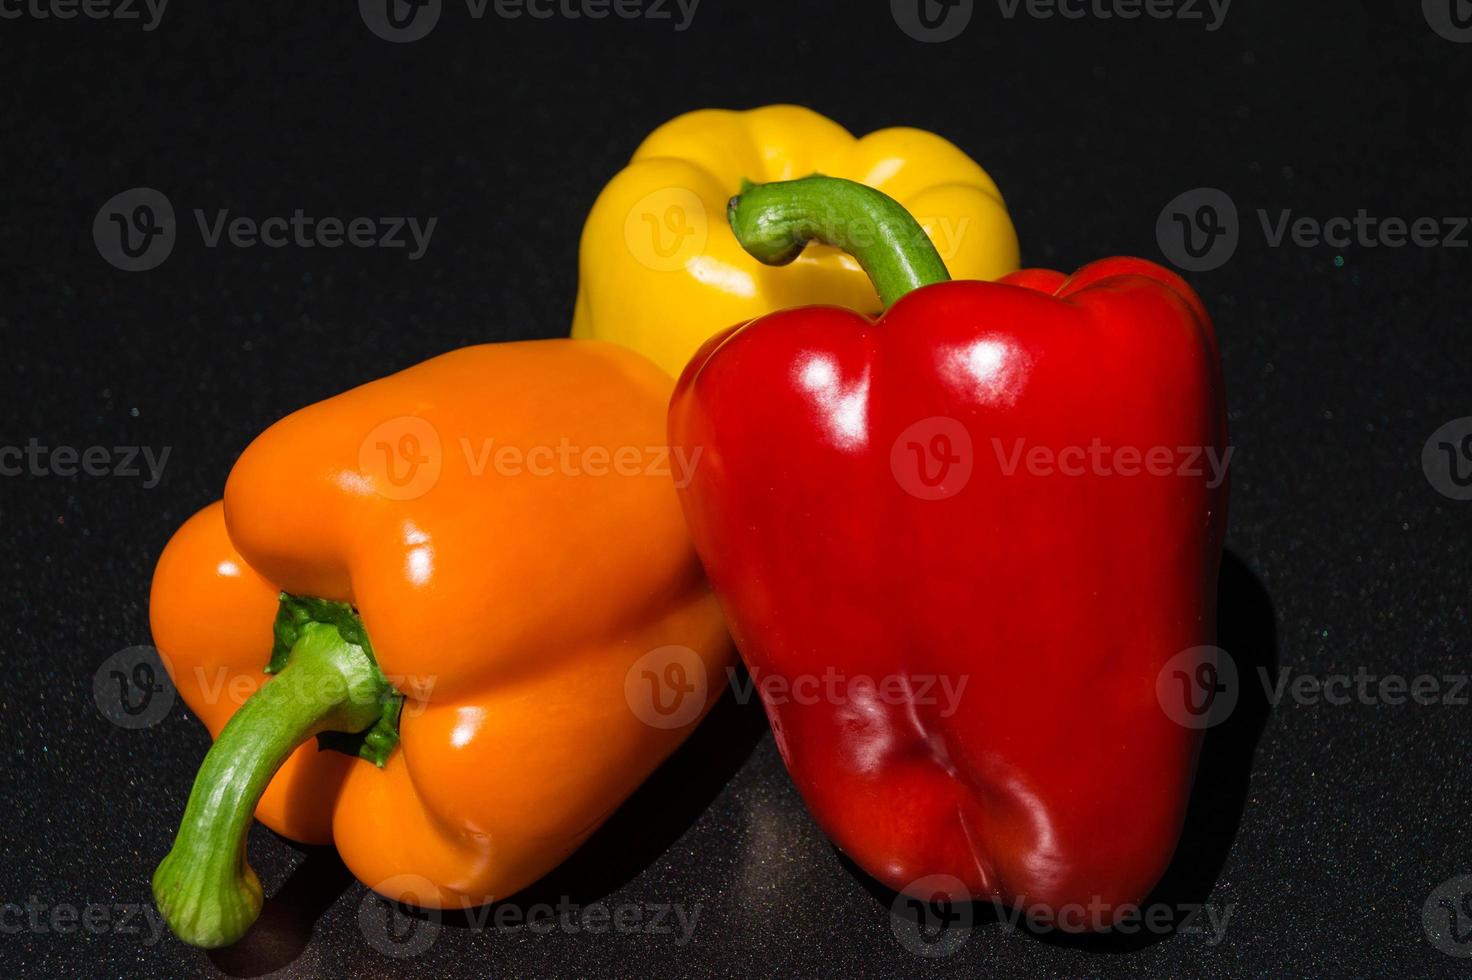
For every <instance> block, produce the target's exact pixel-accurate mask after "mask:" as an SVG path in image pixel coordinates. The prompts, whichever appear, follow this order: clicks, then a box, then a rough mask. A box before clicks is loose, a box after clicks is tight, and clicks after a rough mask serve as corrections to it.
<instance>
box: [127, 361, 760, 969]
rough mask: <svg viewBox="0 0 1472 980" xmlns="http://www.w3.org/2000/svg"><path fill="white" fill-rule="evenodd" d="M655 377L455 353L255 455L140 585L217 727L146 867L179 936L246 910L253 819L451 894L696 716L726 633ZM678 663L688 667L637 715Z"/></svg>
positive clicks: (487, 879) (517, 866)
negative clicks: (148, 582)
mask: <svg viewBox="0 0 1472 980" xmlns="http://www.w3.org/2000/svg"><path fill="white" fill-rule="evenodd" d="M672 386H673V382H672V381H671V380H670V379H669V378H668V377H667V376H666V375H665V374H664V373H663V372H662V371H660V370H659V369H658V368H656V367H655V366H654V365H653V364H651V363H650V362H648V361H646V360H645V359H644V358H642V357H640V356H639V355H637V354H635V353H633V352H631V351H628V350H626V349H624V348H622V347H617V346H615V345H612V344H604V343H599V342H593V341H573V340H549V341H534V342H527V343H513V344H493V345H485V346H479V347H470V348H466V349H464V350H460V351H455V352H453V353H450V354H445V355H443V356H441V357H437V358H435V359H433V360H430V361H427V362H425V363H424V364H421V365H419V366H417V367H413V368H410V369H409V370H406V371H403V372H401V373H399V374H395V375H393V376H391V377H388V378H384V379H382V380H379V381H375V382H372V383H371V384H366V385H363V386H362V387H359V388H355V389H353V390H351V391H348V392H346V393H344V394H342V395H338V396H337V397H335V398H330V399H328V400H326V401H324V402H321V403H319V404H316V405H313V406H310V407H308V408H305V409H303V410H301V411H299V412H296V413H295V414H293V415H291V416H288V417H287V418H285V419H283V420H282V421H280V422H278V423H276V424H275V425H274V426H272V427H271V428H269V429H268V430H267V431H266V432H265V433H264V434H263V435H261V436H260V437H259V438H257V439H256V440H255V441H254V442H253V443H252V444H251V445H250V447H249V448H247V449H246V451H245V453H244V454H243V455H242V456H241V457H240V459H239V461H238V462H237V463H236V464H235V467H234V469H233V470H232V471H231V474H230V478H229V481H228V482H227V484H226V487H225V495H224V500H223V502H217V503H214V504H211V505H210V506H208V507H206V508H205V509H204V510H202V511H200V512H199V513H198V514H196V515H195V516H194V517H192V518H191V519H190V520H189V521H187V522H186V523H185V524H184V526H183V527H181V528H180V529H179V531H178V533H177V534H176V535H175V536H174V538H173V540H172V541H170V543H169V545H168V547H167V549H166V550H165V551H164V553H163V556H162V557H161V558H160V559H159V563H158V569H157V572H156V574H155V576H154V581H153V591H152V598H151V619H152V626H153V632H154V637H155V641H156V643H157V645H158V647H159V649H160V652H161V653H162V655H163V658H164V661H165V663H166V664H167V665H168V668H169V672H170V675H171V677H172V679H173V681H174V683H175V685H176V686H177V688H178V690H179V693H180V694H181V695H182V696H183V698H184V700H185V702H186V703H187V704H188V705H189V707H190V708H191V709H193V710H194V712H195V713H196V714H198V715H199V717H200V718H201V720H203V721H204V723H205V724H206V725H207V726H208V728H209V730H210V733H211V734H212V735H213V736H214V737H215V738H216V742H215V745H214V747H213V748H212V749H211V750H210V752H209V754H208V755H207V756H206V758H205V761H204V763H203V765H202V766H201V768H200V771H199V776H198V777H197V779H196V782H195V785H194V789H193V792H192V793H191V794H190V797H189V802H188V804H187V806H186V809H185V814H184V819H183V822H182V825H181V827H180V830H179V834H178V836H177V838H176V839H175V842H174V846H173V849H172V850H171V851H170V853H169V855H168V857H166V858H165V860H164V861H163V863H162V864H160V866H159V869H158V871H157V872H156V873H155V875H154V879H153V887H154V896H155V899H156V901H157V902H158V905H159V908H160V910H161V912H162V913H163V915H164V918H165V919H166V921H168V923H169V925H170V926H171V928H173V930H174V931H175V932H176V933H177V934H178V935H179V936H180V937H181V938H182V939H184V940H185V941H187V942H190V943H193V944H195V945H198V946H204V947H214V946H221V945H226V944H228V943H231V942H234V941H235V940H236V939H238V938H239V937H240V936H241V935H243V934H244V932H245V931H246V930H247V929H248V928H249V926H250V924H251V922H253V921H254V919H255V918H256V916H257V915H258V914H259V910H260V906H261V901H262V895H261V886H260V883H259V881H258V880H257V879H256V876H255V874H254V873H253V872H252V871H251V869H250V867H249V865H248V864H247V863H246V860H245V839H246V832H247V830H248V829H249V826H250V818H251V814H252V812H254V814H255V816H256V817H257V818H258V819H260V820H261V821H262V822H263V823H265V824H266V825H267V826H269V827H271V828H272V829H273V830H275V831H277V832H278V833H281V834H283V835H285V836H286V837H289V838H292V839H294V840H298V841H303V842H307V843H318V844H320V843H328V842H331V843H335V844H336V846H337V849H338V850H339V852H340V853H341V855H342V858H343V860H344V861H345V862H346V863H347V865H348V867H349V869H351V870H352V872H353V873H354V874H355V875H357V877H358V878H360V879H361V880H362V881H363V882H365V883H366V884H368V885H369V886H370V887H374V888H377V889H379V890H380V891H384V892H385V894H389V896H390V897H392V898H395V899H398V900H403V901H408V902H410V903H412V904H417V905H420V906H424V907H430V908H446V907H470V906H474V905H479V904H483V903H485V902H489V901H491V900H493V899H499V898H503V897H505V896H506V895H508V894H510V893H512V892H515V891H517V890H518V889H520V888H522V887H523V886H525V885H527V884H529V883H531V882H532V881H534V880H535V879H537V878H539V877H540V876H542V875H543V874H545V873H546V872H547V871H549V870H551V869H552V868H553V867H554V866H556V865H557V864H558V863H559V862H561V861H562V860H563V859H564V858H566V857H567V856H568V855H569V854H571V853H572V852H573V850H575V849H576V848H577V847H578V845H579V844H581V843H582V842H583V841H584V840H585V839H586V838H587V837H588V836H589V835H590V834H591V833H592V832H593V831H594V830H595V829H596V828H597V827H598V826H599V825H600V824H601V823H602V822H603V821H604V819H605V818H607V817H608V816H609V815H610V814H611V813H612V812H613V810H614V809H615V808H616V807H617V806H618V805H619V803H621V802H622V801H623V800H624V799H625V798H626V797H627V796H628V795H629V794H630V793H631V792H632V791H633V790H634V789H635V788H636V787H637V786H638V785H639V783H640V782H642V781H643V780H644V779H645V777H647V776H648V775H649V774H650V773H651V772H652V771H653V770H654V768H655V767H656V766H657V765H658V764H659V763H660V762H661V761H662V760H663V759H664V758H665V757H666V756H667V755H669V753H670V752H672V751H673V750H674V749H675V747H676V746H677V745H678V744H679V743H680V742H681V741H682V740H683V739H684V738H685V736H686V735H687V734H688V733H689V732H690V731H691V730H692V729H693V727H694V725H695V724H696V723H697V722H698V721H699V718H700V717H701V716H702V715H703V714H704V713H705V711H706V710H708V709H709V707H710V705H711V704H712V703H713V701H714V700H715V698H716V696H717V695H718V694H719V693H720V688H721V682H723V681H724V678H725V676H726V675H725V671H724V666H725V665H726V664H727V663H729V662H731V658H732V649H731V646H730V641H729V640H728V638H727V637H726V634H725V631H724V628H723V626H722V621H721V617H720V614H719V612H718V610H717V605H716V602H715V600H714V598H713V597H712V595H711V593H710V591H709V588H708V586H707V585H706V583H705V580H704V578H703V576H702V574H701V571H700V567H699V564H698V562H697V560H696V558H695V555H694V552H693V551H692V548H691V545H690V542H689V540H688V537H687V532H686V529H685V525H684V521H683V519H682V517H681V514H680V507H679V503H678V500H677V497H676V482H677V480H678V479H680V478H681V477H687V476H688V472H689V468H690V467H691V466H693V465H694V464H695V462H697V461H696V460H681V459H678V458H676V459H673V460H671V458H670V457H669V456H668V453H667V450H666V448H665V446H666V437H665V408H666V405H667V403H668V399H669V395H670V391H671V388H672ZM672 477H674V478H673V479H672ZM273 624H274V634H273ZM273 635H274V639H275V649H274V651H273V648H272V641H273ZM268 654H270V655H271V658H270V668H271V669H273V670H274V671H276V672H275V674H274V676H273V677H272V678H271V679H270V680H268V681H266V682H265V683H262V680H263V675H262V671H263V668H267V666H268V664H267V656H268ZM650 657H653V660H650V659H649V658H650ZM671 657H673V662H678V663H679V664H680V672H681V676H683V677H685V678H688V683H685V684H684V686H683V687H680V688H677V689H675V690H673V691H664V692H660V694H659V697H662V698H663V701H662V702H660V703H659V704H658V705H652V704H650V705H645V704H641V703H640V702H639V698H638V696H637V695H638V692H639V691H640V690H641V689H642V687H641V685H642V683H643V681H642V680H641V679H640V678H641V676H643V677H646V678H647V677H648V676H651V675H650V674H649V671H650V670H653V671H654V674H655V675H659V674H660V672H661V671H664V676H670V675H669V671H668V667H669V666H670V663H671V662H672V661H671ZM641 661H642V662H641ZM646 667H647V668H648V669H645V668H646ZM706 677H708V678H710V679H711V681H710V683H709V684H701V683H699V681H701V680H703V679H704V678H706ZM681 697H689V698H692V699H693V701H691V702H690V703H688V704H687V705H686V706H685V707H683V708H680V709H679V710H677V711H676V712H675V715H674V716H673V717H672V718H661V717H652V716H651V715H650V714H649V712H648V711H647V710H644V709H645V708H650V707H653V708H654V709H655V710H660V711H668V710H671V707H670V704H671V698H673V699H676V700H678V699H679V698H681ZM314 735H320V736H321V738H320V740H319V741H320V743H321V747H325V748H336V749H340V750H342V751H321V750H319V747H318V746H313V745H310V744H306V743H308V742H309V741H310V740H311V739H312V736H314ZM347 753H352V754H347Z"/></svg>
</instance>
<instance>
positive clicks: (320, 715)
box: [153, 597, 398, 949]
mask: <svg viewBox="0 0 1472 980" xmlns="http://www.w3.org/2000/svg"><path fill="white" fill-rule="evenodd" d="M286 601H287V597H283V606H284V604H285V602H286ZM294 640H295V642H294V643H293V644H292V645H291V647H290V653H289V655H288V656H287V658H286V665H285V667H283V668H282V669H281V670H280V672H279V673H277V674H276V676H275V677H273V678H272V679H271V680H270V681H268V682H267V683H266V684H265V685H263V686H262V687H261V689H260V690H258V691H257V692H256V693H255V694H254V695H252V696H251V697H250V699H249V700H247V701H246V702H245V704H243V705H241V706H240V709H239V710H238V711H236V712H235V714H234V716H233V717H231V719H230V721H229V722H228V723H226V725H225V727H224V729H223V730H221V732H220V737H219V738H218V739H216V740H215V744H214V746H213V747H212V748H211V749H210V751H209V754H207V755H206V756H205V758H204V762H203V763H202V764H201V765H200V767H199V774H198V775H197V776H196V777H195V780H194V789H193V790H191V791H190V793H189V802H188V804H186V806H185V808H184V819H183V821H182V822H181V823H180V825H179V833H178V834H177V836H175V838H174V846H173V848H172V849H171V850H170V851H169V853H168V856H167V857H165V858H164V859H163V861H162V862H161V863H160V864H159V866H158V870H157V871H155V872H154V873H153V898H154V901H155V902H156V903H157V904H158V909H159V912H161V913H162V914H163V917H164V921H166V922H167V923H168V924H169V928H170V929H172V930H173V931H174V933H175V935H177V936H178V937H179V938H180V939H182V940H184V941H185V942H186V943H189V944H191V945H193V946H200V947H203V948H205V949H214V948H216V947H219V946H228V945H229V944H230V943H233V942H235V941H236V940H237V939H239V938H240V937H241V936H243V935H245V932H246V930H247V929H249V928H250V926H251V923H253V922H255V920H256V917H257V916H258V915H260V912H261V901H262V893H261V883H260V880H259V879H258V878H257V877H256V874H255V872H254V871H252V870H251V867H250V865H249V864H248V863H247V862H246V859H245V842H246V833H247V831H249V829H250V824H251V819H252V817H253V815H254V814H255V809H256V804H257V803H259V802H260V799H261V794H262V793H264V792H265V790H266V786H267V784H269V783H270V781H271V777H272V776H274V775H275V773H276V770H277V769H279V768H280V767H281V765H282V763H284V762H285V761H286V760H287V758H288V757H289V756H290V755H291V753H292V752H293V751H295V750H296V747H297V746H299V745H301V744H302V743H303V742H305V741H306V740H307V739H309V738H311V737H312V736H313V735H316V734H319V733H321V732H329V731H336V732H361V731H364V730H365V729H368V728H370V727H372V726H374V725H375V724H377V723H379V722H380V721H381V720H382V719H383V717H384V715H385V704H386V703H387V701H389V700H390V699H397V698H398V695H397V693H396V692H395V691H394V690H393V687H392V686H391V685H390V684H389V683H388V681H387V680H386V679H385V678H384V677H383V674H382V673H381V672H380V671H379V669H378V665H377V664H376V663H375V662H374V660H373V657H372V654H371V653H370V652H369V650H367V649H365V648H364V647H363V646H360V645H358V644H356V643H352V642H349V641H348V640H346V639H344V638H343V636H342V633H341V632H339V629H338V627H337V626H336V625H334V624H332V623H324V622H304V623H300V624H298V626H297V628H296V632H295V637H294ZM396 714H397V712H396V711H395V715H396Z"/></svg>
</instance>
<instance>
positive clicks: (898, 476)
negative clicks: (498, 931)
mask: <svg viewBox="0 0 1472 980" xmlns="http://www.w3.org/2000/svg"><path fill="white" fill-rule="evenodd" d="M730 219H731V224H732V228H733V230H734V231H735V233H736V237H737V238H738V239H739V240H740V241H741V243H742V245H743V247H745V248H746V249H747V250H748V251H749V252H751V253H752V254H753V255H755V256H756V257H757V258H759V259H761V260H762V261H763V262H766V263H768V264H773V265H780V264H784V263H786V262H790V261H792V259H794V258H795V257H796V256H797V255H798V254H799V253H800V252H801V251H802V249H803V247H804V245H805V244H806V243H807V242H808V241H810V240H817V241H821V242H823V243H826V244H830V245H836V246H838V247H840V248H843V249H845V250H846V251H848V252H850V253H852V254H853V255H854V257H855V258H856V259H857V260H858V261H859V263H860V264H861V265H862V266H863V267H864V269H865V270H866V271H867V272H868V273H869V275H870V277H871V278H872V279H873V280H874V282H875V285H876V287H877V289H878V293H879V296H880V298H881V300H882V301H883V302H884V304H885V306H886V308H887V312H885V313H884V314H883V315H882V316H879V317H878V318H870V317H866V316H862V315H860V314H858V313H855V312H852V311H848V310H842V309H837V308H832V307H809V308H805V309H796V310H788V311H784V312H778V313H772V314H770V315H767V316H764V317H760V318H758V319H756V320H752V321H750V322H748V323H746V324H744V325H741V326H738V327H734V328H732V329H730V330H727V331H725V332H724V333H722V334H719V335H717V336H715V337H713V338H712V339H711V340H710V341H709V342H707V343H706V345H705V346H704V347H703V348H702V349H701V351H700V352H699V353H698V354H697V355H696V357H695V358H694V360H693V361H692V362H691V363H690V364H689V365H688V366H687V367H686V369H685V371H684V374H683V376H682V377H681V379H680V382H679V385H678V387H677V389H676V393H675V396H674V400H673V402H672V403H671V409H670V434H671V445H674V446H680V447H683V448H684V449H685V451H686V452H687V453H690V452H692V451H694V450H695V449H696V448H697V447H699V449H700V451H701V452H702V453H703V457H702V459H703V461H702V464H701V466H700V467H699V468H698V470H697V472H696V473H695V475H694V478H693V480H692V482H690V484H689V485H688V487H686V488H685V489H684V490H683V491H682V503H683V506H684V508H685V514H686V518H687V521H688V523H689V525H690V527H691V529H692V531H693V534H694V540H695V545H696V548H697V550H698V552H699V554H700V556H701V559H702V560H703V562H704V564H705V567H706V569H707V571H708V572H709V574H710V578H711V581H712V584H713V585H714V587H715V589H716V590H717V592H718V593H719V596H720V598H721V601H722V604H723V607H724V610H725V612H726V615H727V618H728V621H729V623H730V626H731V628H732V632H733V635H734V637H735V639H736V641H737V644H738V646H739V647H740V649H741V652H742V654H743V656H744V658H745V660H746V663H747V665H748V667H749V669H750V672H751V674H752V678H753V680H754V682H755V685H756V688H757V690H758V691H759V692H760V693H761V696H762V699H763V703H764V705H765V707H766V710H767V714H768V716H769V718H770V720H771V723H772V729H773V732H774V734H775V737H776V742H777V747H778V749H779V750H780V751H781V754H782V758H783V760H784V761H785V763H786V765H787V768H788V771H789V772H790V773H791V775H792V778H793V780H794V781H795V783H796V785H797V788H798V789H799V791H800V792H801V793H802V796H803V798H804V800H805V801H806V803H807V806H808V808H809V810H810V811H811V812H812V814H813V816H814V817H815V818H816V820H817V822H818V823H819V825H820V826H821V827H822V828H823V830H824V831H825V832H826V833H827V834H828V836H829V837H830V838H831V839H832V840H833V841H834V842H835V843H837V844H838V845H839V847H841V848H842V849H843V851H845V852H846V853H847V854H848V855H849V856H850V857H852V858H853V860H854V861H856V862H857V863H858V864H859V865H860V866H861V867H862V868H864V869H865V870H866V871H867V872H869V873H870V874H871V875H873V876H874V877H876V878H877V879H878V880H879V881H881V882H882V883H883V884H885V885H887V886H889V887H890V888H892V889H895V890H898V891H902V892H909V893H910V894H914V895H917V896H918V897H922V898H926V899H930V898H933V897H934V896H935V893H936V889H935V880H936V879H935V878H934V876H949V879H950V880H956V881H958V885H957V887H955V888H953V889H951V891H959V892H962V894H950V895H949V897H950V898H953V899H956V898H971V899H979V900H984V901H993V902H997V903H999V904H1009V905H1014V906H1019V907H1027V908H1031V907H1035V906H1041V907H1043V908H1047V909H1055V910H1058V909H1068V908H1071V907H1074V906H1079V907H1083V908H1088V909H1092V910H1094V911H1092V912H1091V913H1090V914H1089V915H1084V914H1082V913H1078V914H1074V915H1072V916H1065V915H1064V914H1062V913H1060V917H1059V920H1058V922H1057V924H1058V925H1059V926H1060V927H1062V928H1065V929H1069V930H1072V931H1077V930H1084V929H1091V928H1104V927H1107V926H1109V925H1111V924H1112V923H1114V922H1115V921H1117V919H1118V917H1119V916H1120V915H1121V914H1123V913H1124V912H1125V911H1126V910H1127V909H1129V908H1130V906H1131V905H1132V904H1133V903H1138V902H1139V901H1140V900H1141V899H1143V898H1144V897H1145V896H1146V894H1147V893H1148V892H1149V890H1150V889H1151V888H1152V886H1153V885H1154V884H1155V883H1156V882H1157V881H1158V880H1159V878H1160V876H1161V874H1162V872H1163V871H1164V869H1165V867H1166V865H1167V863H1168V861H1169V859H1170V857H1171V854H1172V852H1173V851H1174V849H1175V846H1176V842H1177V839H1178V837H1179V834H1180V829H1181V823H1182V819H1183V816H1184V813H1185V809H1186V802H1187V797H1188V794H1189V791H1190V786H1191V781H1192V778H1193V773H1194V768H1195V760H1196V755H1197V750H1198V746H1199V741H1200V734H1201V727H1202V726H1200V725H1197V724H1195V723H1194V722H1193V721H1192V718H1191V717H1190V716H1189V714H1188V712H1189V711H1190V710H1192V709H1193V708H1197V709H1199V705H1190V704H1174V705H1172V704H1170V703H1169V702H1170V697H1169V692H1170V691H1172V690H1176V689H1177V688H1176V686H1175V685H1174V683H1173V680H1174V677H1175V675H1176V674H1179V675H1180V676H1181V677H1185V678H1187V679H1194V678H1196V677H1198V676H1200V674H1199V671H1201V670H1209V669H1210V667H1209V664H1210V653H1209V652H1208V651H1206V650H1202V649H1200V648H1202V647H1205V646H1207V645H1208V644H1210V643H1211V642H1212V639H1213V635H1214V631H1215V616H1216V608H1215V607H1216V579H1217V570H1218V565H1219V563H1220V559H1221V548H1222V537H1223V533H1224V526H1225V520H1226V502H1227V488H1226V483H1225V463H1226V460H1227V457H1228V455H1229V454H1228V452H1227V449H1226V445H1227V430H1226V414H1225V406H1224V401H1223V390H1222V381H1221V368H1220V362H1219V354H1218V350H1217V345H1216V340H1215V337H1214V334H1213V331H1212V327H1211V323H1210V320H1209V318H1208V317H1207V314H1206V311H1205V309H1204V308H1203V307H1202V304H1201V301H1200V300H1199V299H1198V298H1197V296H1196V294H1195V293H1193V292H1192V291H1191V289H1190V288H1189V287H1188V286H1187V285H1186V284H1185V282H1183V281H1182V280H1181V279H1180V278H1179V277H1178V276H1176V275H1174V274H1173V273H1170V272H1168V271H1166V270H1165V269H1162V268H1160V267H1159V266H1157V265H1154V264H1151V263H1149V262H1146V261H1143V260H1140V259H1127V258H1115V259H1106V260H1104V261H1101V262H1096V263H1094V264H1092V265H1089V266H1087V267H1085V268H1083V269H1082V270H1080V271H1079V272H1077V273H1075V274H1074V275H1072V276H1064V275H1062V274H1060V273H1056V272H1049V271H1040V270H1025V271H1022V272H1019V273H1016V274H1014V275H1011V276H1009V277H1007V278H1005V279H1003V280H1001V281H1000V282H997V283H988V282H951V281H949V277H948V275H947V273H946V270H945V267H944V265H943V264H942V262H941V260H940V258H939V256H938V255H936V253H935V250H934V249H933V248H932V247H931V246H930V243H929V241H928V240H927V239H926V238H925V235H924V232H923V231H922V230H921V229H920V228H919V226H918V225H917V224H916V223H915V222H914V221H913V219H911V218H910V217H909V215H907V214H906V213H905V212H904V211H903V209H901V208H900V207H899V205H898V204H896V203H895V202H893V201H892V200H890V199H889V198H887V197H884V195H882V194H880V193H879V192H877V191H873V190H871V189H869V188H865V187H863V186H861V185H858V184H853V183H850V182H848V181H840V180H836V179H833V178H826V177H817V176H815V177H810V178H805V179H803V180H797V181H787V182H780V183H774V184H766V185H762V186H756V187H753V186H748V187H747V188H745V189H744V190H743V193H742V194H741V195H740V196H739V197H737V198H734V199H733V200H732V202H731V210H730ZM1162 677H1165V678H1166V679H1165V681H1164V682H1162ZM1157 690H1159V692H1160V694H1159V695H1158V694H1157ZM1184 693H1186V694H1194V696H1195V697H1197V698H1199V697H1201V692H1189V691H1187V692H1184ZM942 891H945V889H942Z"/></svg>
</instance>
